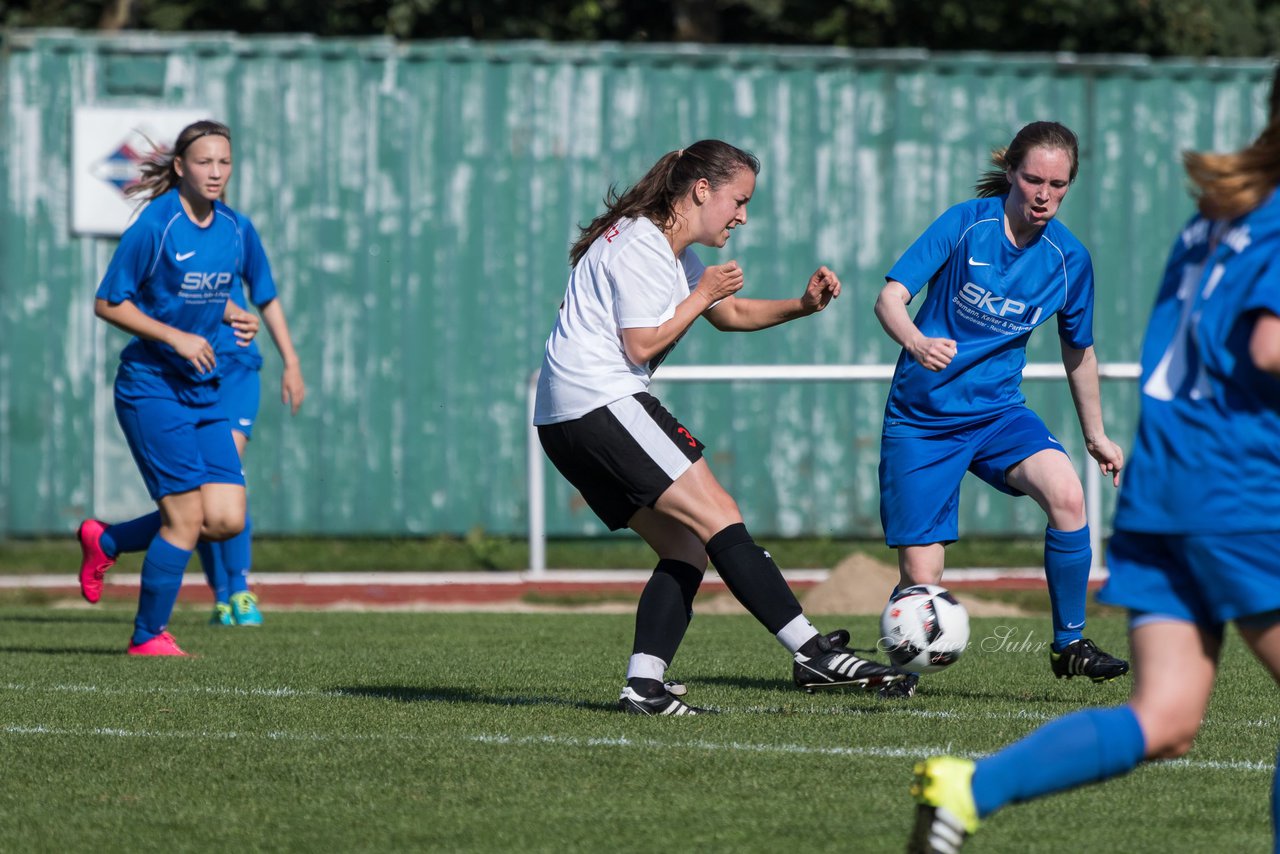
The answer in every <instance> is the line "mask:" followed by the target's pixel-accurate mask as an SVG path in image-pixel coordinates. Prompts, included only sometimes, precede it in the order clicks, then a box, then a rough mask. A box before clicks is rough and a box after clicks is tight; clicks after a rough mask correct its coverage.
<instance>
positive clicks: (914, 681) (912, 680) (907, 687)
mask: <svg viewBox="0 0 1280 854" xmlns="http://www.w3.org/2000/svg"><path fill="white" fill-rule="evenodd" d="M919 684H920V674H918V673H908V674H907V678H905V679H903V680H902V681H901V682H894V683H893V684H892V685H885V686H884V687H883V688H881V689H880V690H879V691H877V692H876V694H877V695H878V696H879V697H880V699H881V700H909V699H911V698H912V697H914V696H915V695H916V686H917V685H919Z"/></svg>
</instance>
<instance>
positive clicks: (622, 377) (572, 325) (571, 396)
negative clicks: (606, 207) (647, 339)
mask: <svg viewBox="0 0 1280 854" xmlns="http://www.w3.org/2000/svg"><path fill="white" fill-rule="evenodd" d="M705 269H706V267H705V265H704V264H703V263H702V261H701V260H699V258H698V256H697V255H696V254H694V252H693V250H692V249H686V250H685V251H684V253H683V254H681V256H680V257H679V258H677V257H676V256H675V255H673V254H672V252H671V244H670V243H668V242H667V238H666V237H665V236H664V235H663V233H662V231H661V230H660V229H659V228H658V227H657V226H656V225H654V224H653V223H652V222H651V221H650V220H649V219H647V218H645V217H640V218H637V219H625V220H621V221H620V222H618V223H617V224H616V225H614V226H613V227H612V228H610V229H609V230H608V231H606V232H605V233H604V234H602V235H601V236H600V237H598V238H596V241H595V242H594V243H592V244H591V248H589V249H588V250H587V254H586V255H584V256H583V257H582V260H581V261H579V262H578V264H577V266H576V267H574V268H573V272H572V273H571V274H570V275H569V286H568V288H567V289H566V290H565V295H564V302H563V303H561V305H560V313H559V315H558V316H557V317H556V326H555V329H553V330H552V332H551V337H550V338H548V339H547V348H546V352H545V354H544V355H543V358H542V373H541V375H540V376H539V377H538V394H537V399H536V402H535V405H534V415H533V423H534V424H557V423H559V422H561V421H570V420H572V419H574V418H580V417H581V416H583V415H586V414H587V413H588V412H590V411H591V410H593V409H598V408H600V407H601V406H605V405H607V404H609V403H612V402H613V401H615V400H620V399H622V398H624V397H628V396H630V395H632V394H635V393H636V392H640V391H645V390H646V389H647V388H648V387H649V379H650V377H651V376H652V375H653V372H654V370H655V369H656V368H657V367H658V365H659V364H660V363H661V362H662V360H663V359H664V358H666V356H667V354H668V353H670V352H671V349H672V348H673V347H675V344H674V343H673V344H672V345H671V347H668V348H667V349H666V350H664V351H663V352H662V353H660V354H658V355H657V356H655V357H654V358H653V359H652V360H651V361H650V362H649V363H648V364H647V365H634V364H632V363H631V361H630V360H629V359H628V358H627V353H626V350H625V348H624V347H623V345H622V330H623V329H629V328H646V327H653V326H659V325H661V324H662V323H663V322H665V321H667V320H670V319H671V317H672V316H673V315H674V314H675V311H676V306H677V305H679V304H680V303H681V302H682V301H684V300H685V299H686V298H688V296H689V294H690V293H692V292H693V289H694V288H696V287H697V286H698V281H699V280H700V279H701V278H702V272H703V270H705Z"/></svg>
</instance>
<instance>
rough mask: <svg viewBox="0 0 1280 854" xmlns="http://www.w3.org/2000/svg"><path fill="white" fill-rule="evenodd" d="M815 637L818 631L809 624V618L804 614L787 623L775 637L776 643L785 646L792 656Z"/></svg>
mask: <svg viewBox="0 0 1280 854" xmlns="http://www.w3.org/2000/svg"><path fill="white" fill-rule="evenodd" d="M817 636H818V630H817V629H815V628H814V627H813V623H811V622H809V618H808V617H806V616H805V615H804V614H801V615H800V616H798V617H796V618H795V619H794V620H792V621H791V622H789V623H787V624H786V625H785V626H783V627H782V631H780V632H778V634H777V635H776V637H777V638H778V643H780V644H782V645H783V646H785V647H786V648H787V652H790V653H792V654H793V655H794V654H795V651H796V650H798V649H799V648H800V647H802V646H804V645H805V644H807V643H808V642H809V641H810V640H812V639H813V638H815V637H817Z"/></svg>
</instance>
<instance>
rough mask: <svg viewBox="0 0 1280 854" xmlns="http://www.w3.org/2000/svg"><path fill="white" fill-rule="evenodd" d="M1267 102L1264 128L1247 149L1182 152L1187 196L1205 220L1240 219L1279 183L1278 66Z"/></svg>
mask: <svg viewBox="0 0 1280 854" xmlns="http://www.w3.org/2000/svg"><path fill="white" fill-rule="evenodd" d="M1267 103H1268V106H1269V113H1268V116H1267V126H1266V128H1264V129H1263V131H1262V133H1260V134H1258V137H1257V139H1255V140H1254V141H1253V142H1251V143H1250V144H1249V145H1248V146H1247V147H1245V148H1243V149H1241V150H1240V151H1237V152H1234V153H1231V154H1212V153H1208V152H1195V151H1186V152H1183V154H1182V165H1183V167H1184V168H1185V169H1186V170H1187V176H1188V177H1189V178H1190V179H1191V183H1192V184H1193V186H1192V188H1191V195H1192V196H1194V197H1195V200H1196V206H1197V207H1198V208H1199V209H1200V213H1202V214H1204V215H1205V216H1206V217H1208V218H1209V219H1235V218H1236V217H1239V216H1243V215H1244V214H1247V213H1248V212H1249V211H1251V210H1253V209H1254V208H1256V207H1257V206H1258V205H1260V204H1262V203H1263V202H1265V201H1266V200H1267V197H1268V196H1269V195H1270V194H1271V191H1272V190H1273V189H1274V188H1275V187H1276V185H1277V184H1280V66H1277V68H1276V70H1275V73H1274V74H1273V75H1272V78H1271V93H1270V96H1269V97H1268V99H1267Z"/></svg>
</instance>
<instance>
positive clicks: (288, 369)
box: [262, 299, 307, 415]
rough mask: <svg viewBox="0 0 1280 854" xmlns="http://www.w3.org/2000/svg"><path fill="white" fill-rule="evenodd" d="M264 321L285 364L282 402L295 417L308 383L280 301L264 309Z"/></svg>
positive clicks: (281, 391)
mask: <svg viewBox="0 0 1280 854" xmlns="http://www.w3.org/2000/svg"><path fill="white" fill-rule="evenodd" d="M262 319H263V320H264V321H266V324H267V331H268V332H270V333H271V340H272V341H274V342H275V344H276V350H277V351H279V353H280V360H281V361H282V362H284V371H283V372H282V373H281V375H280V401H281V402H282V403H284V404H285V405H287V406H288V407H289V408H290V411H292V413H293V414H294V415H297V414H298V407H300V406H302V400H303V398H305V397H306V396H307V386H306V383H304V382H303V381H302V364H301V363H300V362H299V361H298V353H297V351H295V350H294V349H293V338H292V337H290V335H289V324H288V323H287V322H286V321H285V319H284V309H283V308H281V307H280V300H278V299H273V300H272V301H271V302H269V303H267V304H266V305H265V306H263V307H262Z"/></svg>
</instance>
